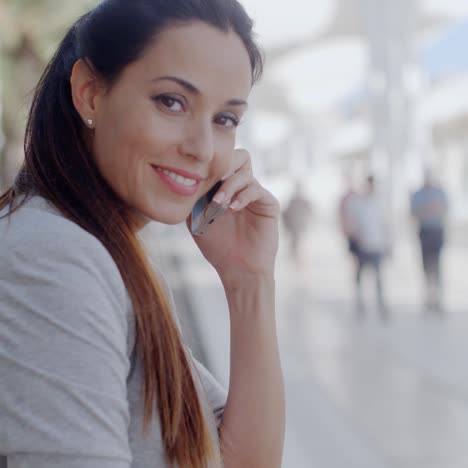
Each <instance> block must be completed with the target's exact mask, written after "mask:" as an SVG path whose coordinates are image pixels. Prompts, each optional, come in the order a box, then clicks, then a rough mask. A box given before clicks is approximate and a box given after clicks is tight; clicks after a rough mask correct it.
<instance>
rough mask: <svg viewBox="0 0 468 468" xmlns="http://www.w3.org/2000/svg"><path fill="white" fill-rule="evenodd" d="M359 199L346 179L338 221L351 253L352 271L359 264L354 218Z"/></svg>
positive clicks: (349, 181)
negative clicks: (355, 205) (355, 206)
mask: <svg viewBox="0 0 468 468" xmlns="http://www.w3.org/2000/svg"><path fill="white" fill-rule="evenodd" d="M358 199H359V195H358V193H357V192H356V190H355V189H354V187H353V184H352V181H351V180H348V186H347V188H346V191H345V193H344V194H343V195H342V197H341V199H340V204H339V213H338V214H339V223H340V229H341V232H342V233H343V236H344V237H345V239H346V242H347V245H348V251H349V253H350V254H351V255H352V258H353V265H354V269H355V270H354V271H355V272H356V271H357V268H358V266H359V258H358V253H359V252H358V242H357V239H356V220H355V216H354V212H355V209H354V204H355V203H356V201H357V200H358Z"/></svg>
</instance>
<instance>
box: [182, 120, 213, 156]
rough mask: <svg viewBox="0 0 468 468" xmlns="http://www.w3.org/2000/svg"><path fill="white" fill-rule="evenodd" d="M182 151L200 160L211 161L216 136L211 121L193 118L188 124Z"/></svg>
mask: <svg viewBox="0 0 468 468" xmlns="http://www.w3.org/2000/svg"><path fill="white" fill-rule="evenodd" d="M181 153H182V154H183V155H185V156H189V157H192V158H195V159H197V160H199V161H211V160H212V159H213V155H214V136H213V126H212V123H211V121H205V120H201V119H200V120H197V121H195V120H193V121H191V122H190V123H188V124H187V127H186V134H185V138H184V141H183V142H182V145H181Z"/></svg>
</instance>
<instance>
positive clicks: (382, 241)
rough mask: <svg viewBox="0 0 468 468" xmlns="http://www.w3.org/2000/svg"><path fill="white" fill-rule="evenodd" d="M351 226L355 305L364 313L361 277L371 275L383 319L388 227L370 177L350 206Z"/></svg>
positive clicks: (385, 312) (383, 209)
mask: <svg viewBox="0 0 468 468" xmlns="http://www.w3.org/2000/svg"><path fill="white" fill-rule="evenodd" d="M351 212H352V217H353V225H354V226H355V239H356V242H357V251H358V254H357V258H358V267H357V271H356V303H357V309H358V312H359V313H362V312H364V310H365V304H364V301H363V296H362V275H363V272H364V271H365V270H370V271H372V273H373V274H374V278H375V288H376V296H377V301H378V308H379V312H380V314H381V317H382V318H386V317H387V316H388V309H387V305H386V302H385V295H384V285H383V278H382V262H383V260H384V257H385V255H386V253H387V252H388V250H389V245H390V244H389V233H388V223H387V219H386V215H385V206H384V204H383V202H382V200H381V197H380V196H379V194H378V193H377V191H376V189H375V181H374V177H373V176H369V177H367V179H366V184H365V188H364V192H363V193H362V194H361V195H360V196H359V197H358V198H357V199H356V200H355V201H354V202H353V204H352V211H351Z"/></svg>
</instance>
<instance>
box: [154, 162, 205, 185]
mask: <svg viewBox="0 0 468 468" xmlns="http://www.w3.org/2000/svg"><path fill="white" fill-rule="evenodd" d="M157 170H158V171H159V172H162V173H163V174H166V175H167V176H169V177H170V178H171V179H172V180H173V181H174V182H177V183H178V184H181V185H185V186H187V187H192V186H193V185H195V184H196V183H197V181H196V180H195V179H188V178H187V177H182V176H181V175H179V174H176V173H175V172H171V171H168V170H167V169H161V168H160V167H158V168H157Z"/></svg>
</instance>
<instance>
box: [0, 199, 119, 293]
mask: <svg viewBox="0 0 468 468" xmlns="http://www.w3.org/2000/svg"><path fill="white" fill-rule="evenodd" d="M0 238H1V239H2V243H1V244H0V257H1V258H2V263H3V264H4V265H5V264H7V265H8V266H10V267H11V266H14V264H15V263H18V262H21V263H23V264H24V263H28V264H31V265H32V264H37V265H38V266H42V267H44V269H45V270H47V269H49V268H50V267H52V266H54V267H55V268H58V269H59V270H66V271H67V273H68V274H69V275H73V273H75V274H76V273H78V271H82V272H88V273H89V274H92V275H99V276H102V275H104V276H106V278H107V282H110V283H111V284H112V285H113V287H115V288H117V289H122V288H123V287H124V286H123V281H122V278H121V276H120V273H119V271H118V268H117V265H116V264H115V262H114V260H113V259H112V257H111V255H110V254H109V252H108V251H107V249H106V248H105V247H104V245H103V244H102V243H101V242H100V241H99V240H98V239H97V238H96V237H94V236H93V235H91V234H90V233H88V232H87V231H85V230H84V229H82V228H81V227H80V226H78V225H77V224H76V223H74V222H72V221H70V220H68V219H66V218H65V217H64V216H63V215H62V214H61V213H60V212H59V211H58V210H57V209H56V208H55V207H54V206H53V205H51V204H50V203H49V202H47V201H46V200H45V199H43V198H41V197H33V198H32V199H30V200H29V201H27V202H26V204H25V205H23V206H22V207H20V208H19V209H18V210H17V211H16V212H14V213H13V214H12V215H11V216H10V217H9V218H8V217H6V218H3V219H1V220H0ZM52 264H53V265H52Z"/></svg>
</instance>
